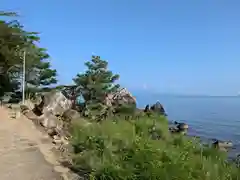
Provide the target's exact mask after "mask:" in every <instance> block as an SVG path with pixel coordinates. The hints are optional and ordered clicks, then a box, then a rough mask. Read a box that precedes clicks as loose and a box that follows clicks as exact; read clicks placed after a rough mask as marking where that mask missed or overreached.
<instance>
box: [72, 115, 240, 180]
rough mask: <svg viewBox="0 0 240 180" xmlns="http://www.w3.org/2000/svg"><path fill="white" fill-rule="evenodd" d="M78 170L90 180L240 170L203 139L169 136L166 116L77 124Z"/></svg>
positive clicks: (217, 179)
mask: <svg viewBox="0 0 240 180" xmlns="http://www.w3.org/2000/svg"><path fill="white" fill-rule="evenodd" d="M72 133H73V139H72V144H73V147H74V151H75V154H74V156H73V162H74V166H75V168H76V169H78V170H79V172H81V174H82V173H84V174H89V175H90V179H114V180H120V179H122V180H126V179H128V180H135V179H142V180H146V179H153V180H154V179H161V180H168V179H169V180H170V179H176V180H188V179H189V180H190V179H191V180H195V179H196V180H197V179H198V180H200V179H201V180H207V179H209V180H227V179H228V180H230V179H238V178H239V177H240V173H239V170H238V168H236V167H235V166H234V165H232V164H228V163H227V162H226V154H224V153H223V152H220V151H217V150H215V149H213V148H201V146H200V144H199V141H198V140H196V139H192V138H191V139H190V138H188V137H185V136H182V135H171V134H170V133H169V131H168V122H167V120H166V119H165V118H164V117H158V118H148V117H143V118H140V119H139V120H136V121H126V120H118V121H113V120H107V121H103V122H101V123H91V124H90V125H88V126H83V125H81V121H79V122H78V124H75V125H74V127H73V131H72Z"/></svg>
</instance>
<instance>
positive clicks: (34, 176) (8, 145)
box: [0, 107, 66, 180]
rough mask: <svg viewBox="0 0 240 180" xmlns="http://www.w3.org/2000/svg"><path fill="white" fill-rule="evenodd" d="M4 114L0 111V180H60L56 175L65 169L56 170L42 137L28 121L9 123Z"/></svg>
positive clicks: (49, 144)
mask: <svg viewBox="0 0 240 180" xmlns="http://www.w3.org/2000/svg"><path fill="white" fill-rule="evenodd" d="M8 111H9V110H7V109H4V108H1V107H0V179H1V180H60V179H62V178H60V173H59V172H63V171H65V170H66V169H64V168H62V169H61V167H60V166H56V164H57V161H56V158H55V157H54V155H53V153H52V152H51V148H52V145H51V143H49V142H44V141H43V134H42V133H41V132H40V131H37V130H36V128H35V127H34V125H33V123H32V122H31V121H30V120H28V119H26V118H25V117H23V116H22V117H19V118H17V119H11V118H10V117H9V115H8V114H9V112H8ZM52 164H54V165H55V166H54V165H52ZM54 169H55V170H54ZM56 170H58V171H59V172H56Z"/></svg>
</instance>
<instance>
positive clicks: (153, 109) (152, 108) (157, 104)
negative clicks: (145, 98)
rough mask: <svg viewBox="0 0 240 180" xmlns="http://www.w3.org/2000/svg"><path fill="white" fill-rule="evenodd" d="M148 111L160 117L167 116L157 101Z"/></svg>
mask: <svg viewBox="0 0 240 180" xmlns="http://www.w3.org/2000/svg"><path fill="white" fill-rule="evenodd" d="M150 109H151V110H152V111H153V112H156V113H160V114H162V115H167V114H166V112H165V109H164V107H163V105H162V104H161V103H160V102H159V101H157V102H156V103H155V104H153V105H152V106H151V108H150Z"/></svg>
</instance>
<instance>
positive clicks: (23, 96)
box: [22, 50, 26, 104]
mask: <svg viewBox="0 0 240 180" xmlns="http://www.w3.org/2000/svg"><path fill="white" fill-rule="evenodd" d="M25 68H26V51H25V50H24V51H23V77H22V103H23V104H25V75H26V72H25V71H26V69H25Z"/></svg>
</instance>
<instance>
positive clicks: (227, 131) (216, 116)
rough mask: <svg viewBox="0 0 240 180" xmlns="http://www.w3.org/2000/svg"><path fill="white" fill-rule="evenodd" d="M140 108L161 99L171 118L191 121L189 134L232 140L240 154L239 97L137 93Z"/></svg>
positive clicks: (203, 137)
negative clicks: (148, 94) (141, 94)
mask: <svg viewBox="0 0 240 180" xmlns="http://www.w3.org/2000/svg"><path fill="white" fill-rule="evenodd" d="M137 100H138V105H139V107H144V106H145V105H146V104H147V103H154V102H156V101H157V100H159V101H160V102H161V103H162V104H163V106H164V108H165V110H166V111H167V114H168V119H169V120H175V121H179V122H186V123H187V124H189V128H190V129H189V135H196V136H200V137H201V138H202V139H203V140H204V139H214V138H216V139H220V140H231V141H232V142H233V143H234V145H235V146H234V148H235V149H234V150H232V151H231V156H234V155H236V154H238V153H240V97H184V96H182V97H180V96H178V97H177V96H158V97H156V96H155V97H154V96H151V97H148V98H143V97H142V96H139V97H138V96H137Z"/></svg>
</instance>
